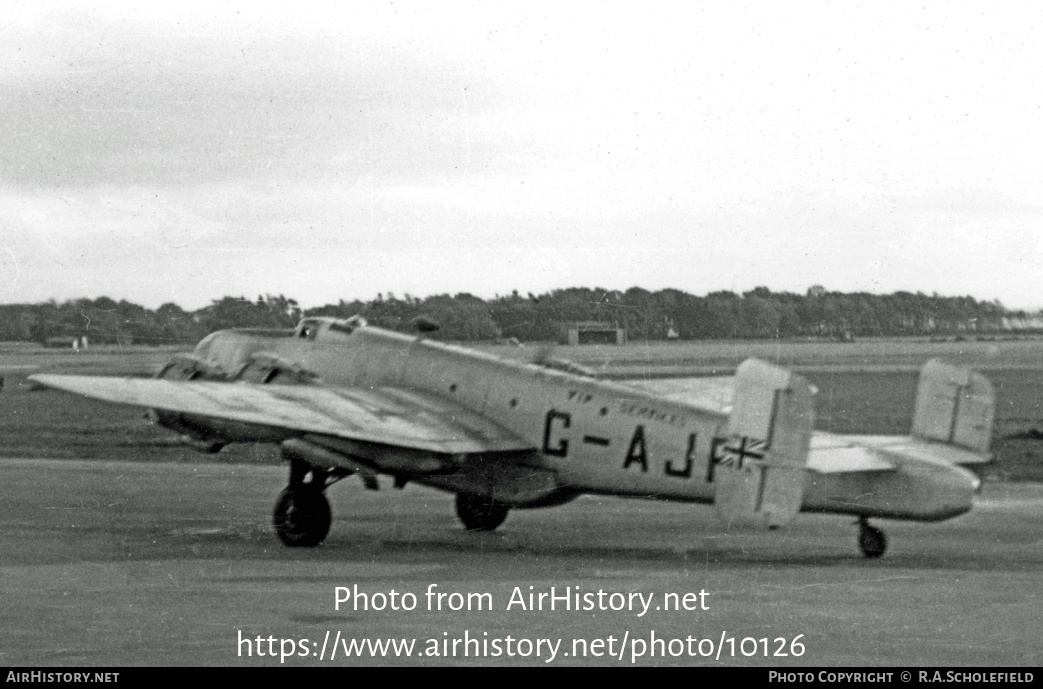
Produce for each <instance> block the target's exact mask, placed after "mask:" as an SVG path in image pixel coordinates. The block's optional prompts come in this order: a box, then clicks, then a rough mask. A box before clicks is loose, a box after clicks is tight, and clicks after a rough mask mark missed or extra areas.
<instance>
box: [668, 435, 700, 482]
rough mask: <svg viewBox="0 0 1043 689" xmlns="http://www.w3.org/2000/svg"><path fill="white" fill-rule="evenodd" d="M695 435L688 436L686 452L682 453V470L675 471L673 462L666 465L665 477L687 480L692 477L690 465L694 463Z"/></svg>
mask: <svg viewBox="0 0 1043 689" xmlns="http://www.w3.org/2000/svg"><path fill="white" fill-rule="evenodd" d="M695 438H696V434H695V433H689V434H688V451H687V452H685V453H684V468H683V469H675V468H674V460H672V459H671V460H670V461H669V462H667V463H666V475H667V476H678V477H680V478H688V477H690V476H691V475H692V463H693V462H694V461H695Z"/></svg>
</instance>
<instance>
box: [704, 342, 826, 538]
mask: <svg viewBox="0 0 1043 689" xmlns="http://www.w3.org/2000/svg"><path fill="white" fill-rule="evenodd" d="M813 416H814V407H813V404H812V395H811V388H810V386H809V385H808V383H807V381H805V380H804V379H803V378H801V377H800V376H797V375H794V374H792V373H790V372H789V371H785V370H783V369H780V368H776V367H774V366H771V365H769V364H766V363H764V362H763V361H757V360H755V359H749V360H747V361H745V362H743V363H742V365H741V366H739V370H738V371H737V372H736V378H735V397H734V405H733V408H732V413H731V415H730V416H729V417H728V429H727V433H728V440H727V443H726V444H725V445H724V447H723V452H722V454H721V457H720V460H719V461H718V463H717V471H716V473H715V483H716V492H715V496H714V504H715V506H716V509H717V513H718V515H719V516H720V517H721V519H722V520H723V521H724V522H725V523H726V524H727V525H729V526H747V527H749V526H752V527H761V528H764V527H768V528H774V527H778V526H785V525H786V524H788V523H789V522H790V520H792V519H793V518H794V517H795V516H796V515H797V513H798V512H800V507H801V502H802V500H803V498H804V467H805V465H806V464H807V458H808V446H809V444H810V442H811V427H812V420H813Z"/></svg>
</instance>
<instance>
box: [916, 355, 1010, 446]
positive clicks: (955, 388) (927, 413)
mask: <svg viewBox="0 0 1043 689" xmlns="http://www.w3.org/2000/svg"><path fill="white" fill-rule="evenodd" d="M995 406H996V395H995V393H994V392H993V389H992V383H990V382H989V381H988V379H987V378H985V376H983V375H981V374H980V373H976V372H974V371H971V370H970V369H968V368H964V367H962V366H953V365H952V364H946V363H943V362H941V361H939V360H938V359H931V360H930V361H928V362H927V363H926V364H924V367H923V368H922V369H921V370H920V383H919V386H918V387H917V390H916V411H915V412H914V414H913V428H912V431H911V432H910V434H911V435H912V436H913V437H914V438H921V439H923V440H933V441H938V442H943V443H948V444H950V445H956V446H958V447H963V448H966V449H968V450H973V451H974V452H979V453H983V454H984V453H986V452H988V451H989V442H990V441H991V439H992V420H993V416H994V415H995Z"/></svg>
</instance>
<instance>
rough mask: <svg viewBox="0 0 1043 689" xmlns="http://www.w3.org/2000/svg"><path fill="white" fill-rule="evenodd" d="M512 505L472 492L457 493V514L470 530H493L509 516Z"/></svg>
mask: <svg viewBox="0 0 1043 689" xmlns="http://www.w3.org/2000/svg"><path fill="white" fill-rule="evenodd" d="M510 509H511V508H510V507H508V506H507V505H504V504H503V503H500V502H496V501H495V500H493V499H492V498H489V497H485V496H482V495H474V494H472V493H457V494H456V516H458V517H460V521H462V522H463V523H464V528H465V529H467V530H468V531H492V530H494V529H495V528H496V527H497V526H499V525H500V524H503V520H504V519H506V518H507V512H508V511H510Z"/></svg>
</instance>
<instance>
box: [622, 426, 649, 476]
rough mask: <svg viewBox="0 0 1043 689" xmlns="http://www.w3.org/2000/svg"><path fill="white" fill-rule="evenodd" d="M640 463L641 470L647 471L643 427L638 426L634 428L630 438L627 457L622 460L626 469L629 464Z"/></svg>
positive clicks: (646, 452) (646, 453)
mask: <svg viewBox="0 0 1043 689" xmlns="http://www.w3.org/2000/svg"><path fill="white" fill-rule="evenodd" d="M634 463H637V464H640V465H641V471H642V472H647V471H648V451H647V450H646V449H645V427H644V426H638V427H637V428H636V429H634V437H633V438H631V439H630V449H629V450H627V459H626V461H625V462H623V468H624V469H626V468H627V467H629V466H630V465H631V464H634Z"/></svg>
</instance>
